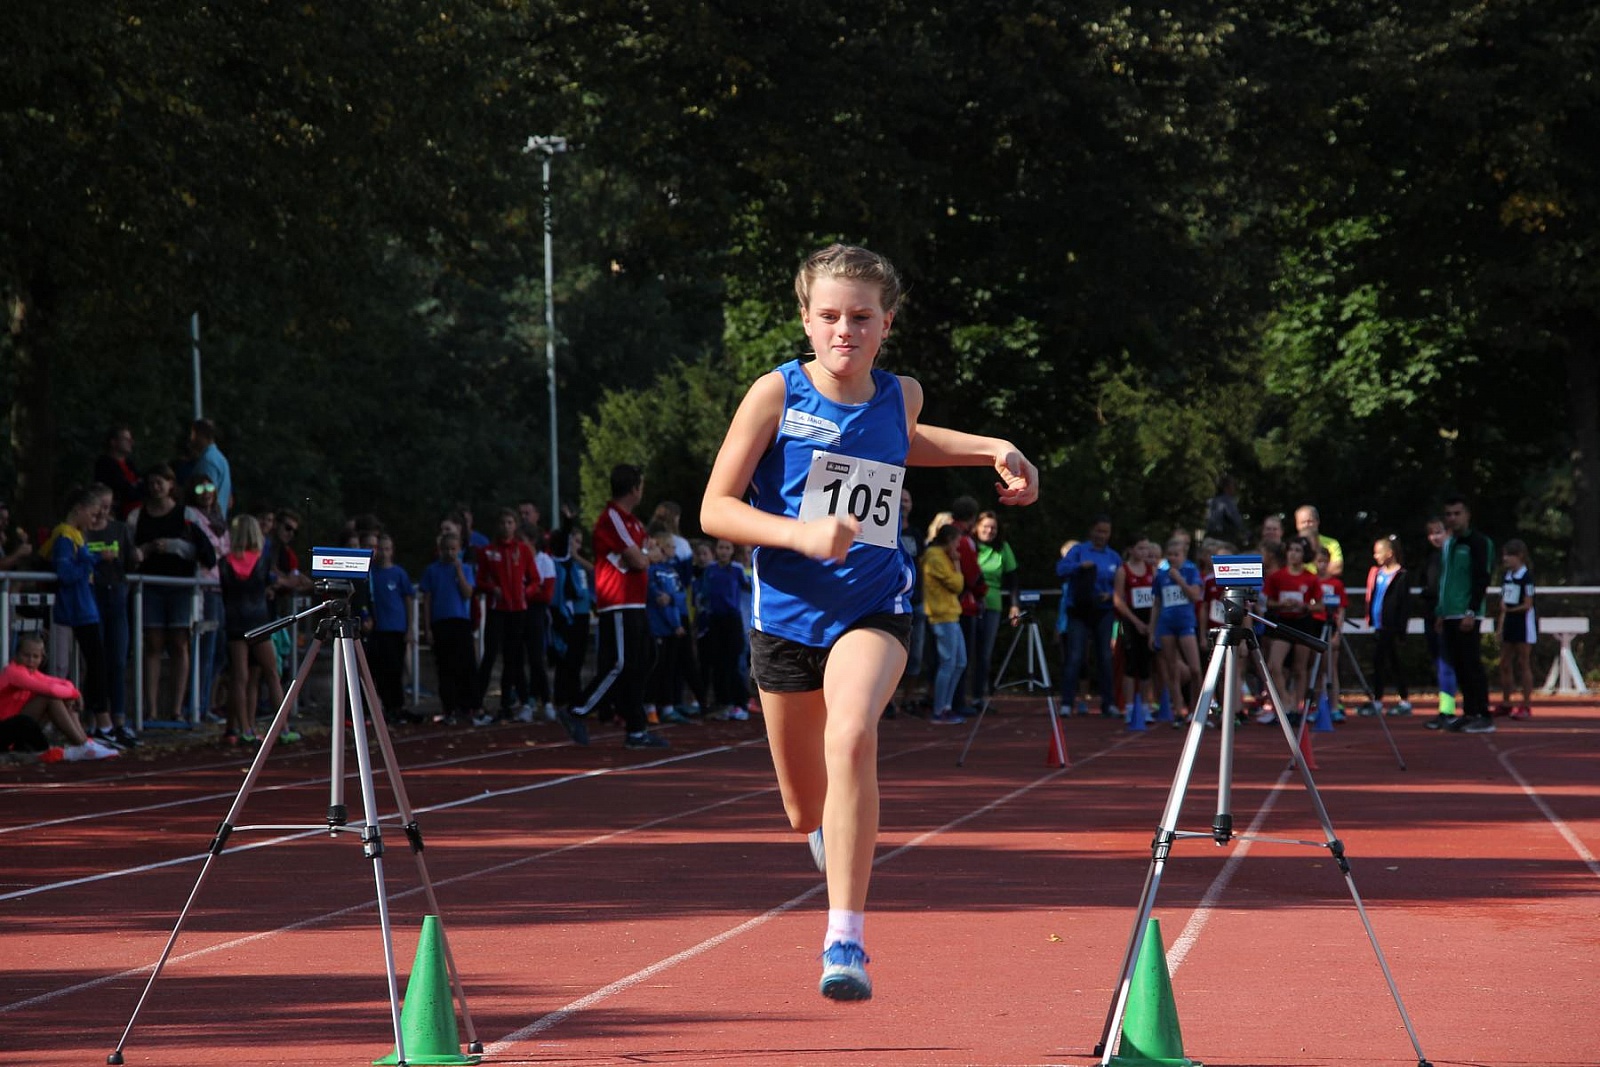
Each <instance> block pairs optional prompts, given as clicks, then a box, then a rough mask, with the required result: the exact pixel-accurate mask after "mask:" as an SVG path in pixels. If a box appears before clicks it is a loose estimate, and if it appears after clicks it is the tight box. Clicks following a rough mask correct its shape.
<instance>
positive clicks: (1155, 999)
mask: <svg viewBox="0 0 1600 1067" xmlns="http://www.w3.org/2000/svg"><path fill="white" fill-rule="evenodd" d="M1111 1063H1112V1065H1113V1067H1203V1065H1202V1064H1201V1063H1199V1062H1198V1061H1196V1060H1191V1059H1189V1058H1188V1057H1187V1056H1185V1055H1184V1054H1183V1033H1182V1031H1181V1030H1180V1029H1179V1027H1178V1007H1177V1005H1176V1004H1174V1003H1173V1002H1172V977H1171V976H1170V975H1169V974H1168V973H1167V950H1166V948H1165V947H1164V946H1163V945H1162V943H1161V922H1160V920H1159V919H1151V920H1150V924H1149V925H1148V926H1146V927H1145V931H1144V943H1143V944H1141V945H1140V946H1139V962H1138V963H1137V964H1135V965H1134V968H1133V981H1132V982H1131V983H1129V985H1128V1008H1127V1011H1126V1012H1124V1013H1123V1016H1122V1041H1121V1043H1120V1044H1118V1046H1117V1054H1116V1055H1115V1056H1112V1057H1111Z"/></svg>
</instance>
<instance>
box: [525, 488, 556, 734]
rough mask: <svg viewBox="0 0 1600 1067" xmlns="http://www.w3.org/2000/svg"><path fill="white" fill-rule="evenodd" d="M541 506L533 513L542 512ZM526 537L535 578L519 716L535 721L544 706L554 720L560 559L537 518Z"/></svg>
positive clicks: (531, 584)
mask: <svg viewBox="0 0 1600 1067" xmlns="http://www.w3.org/2000/svg"><path fill="white" fill-rule="evenodd" d="M538 513H539V512H538V508H534V511H533V514H534V515H538ZM521 533H522V539H523V540H524V541H526V542H528V547H529V548H531V549H533V571H534V576H533V580H532V581H531V582H529V583H528V610H527V612H526V613H525V615H524V617H523V651H524V653H525V658H526V660H527V675H528V692H527V701H528V702H527V706H525V707H524V708H523V709H522V711H521V712H520V713H519V714H518V716H517V721H518V722H532V721H533V720H534V714H535V712H537V711H538V710H539V709H540V708H544V709H546V714H545V717H546V718H547V719H550V720H552V721H553V720H554V719H555V717H556V713H555V708H554V707H552V706H551V703H550V665H549V660H550V604H551V601H553V600H554V599H555V594H556V562H555V560H553V559H551V558H550V553H548V552H546V551H545V536H544V531H543V530H541V529H540V528H539V524H538V522H537V521H535V522H534V523H533V524H532V525H528V524H524V525H523V526H522V528H521Z"/></svg>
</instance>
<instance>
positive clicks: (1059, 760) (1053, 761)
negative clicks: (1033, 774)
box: [1044, 719, 1068, 767]
mask: <svg viewBox="0 0 1600 1067" xmlns="http://www.w3.org/2000/svg"><path fill="white" fill-rule="evenodd" d="M1067 762H1068V761H1067V739H1066V737H1065V736H1063V734H1062V730H1061V720H1060V719H1051V720H1050V750H1049V751H1048V752H1046V753H1045V757H1044V765H1045V766H1046V767H1065V766H1066V765H1067Z"/></svg>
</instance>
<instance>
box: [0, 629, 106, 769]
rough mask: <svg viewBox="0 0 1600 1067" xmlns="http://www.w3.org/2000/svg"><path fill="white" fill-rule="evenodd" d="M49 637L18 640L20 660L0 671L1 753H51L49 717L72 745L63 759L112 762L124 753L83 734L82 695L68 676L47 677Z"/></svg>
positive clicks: (28, 635)
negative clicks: (45, 725) (80, 717)
mask: <svg viewBox="0 0 1600 1067" xmlns="http://www.w3.org/2000/svg"><path fill="white" fill-rule="evenodd" d="M43 665H44V637H43V635H41V634H39V633H36V632H29V633H24V634H23V635H21V636H20V637H18V638H17V658H16V659H14V660H12V661H11V662H10V663H8V664H7V665H6V667H5V669H4V670H0V752H7V751H11V750H13V749H15V750H18V751H23V752H45V753H46V754H47V756H48V754H49V752H50V751H51V749H50V746H49V740H48V739H47V738H46V737H45V734H44V731H43V729H41V728H40V725H39V723H40V720H42V719H45V718H48V719H49V720H50V722H51V723H52V724H53V725H54V726H55V728H56V729H57V730H60V731H61V733H62V735H63V736H64V737H66V739H67V740H68V741H69V742H70V744H68V745H67V747H66V748H64V749H63V750H61V753H60V757H59V758H61V759H66V760H92V759H111V758H112V757H114V756H119V755H121V753H120V752H119V751H118V750H117V749H115V748H112V747H111V746H110V745H107V744H105V743H103V742H100V741H97V740H95V739H94V738H91V737H90V736H89V735H87V734H85V733H84V732H83V726H82V724H80V723H79V722H78V713H79V711H80V709H81V707H82V702H83V695H82V694H81V693H79V692H78V687H77V686H75V685H73V684H72V683H71V682H69V681H67V680H66V679H65V678H56V677H53V676H52V675H48V674H45V673H44V672H43V671H42V670H40V669H39V668H40V667H42V666H43Z"/></svg>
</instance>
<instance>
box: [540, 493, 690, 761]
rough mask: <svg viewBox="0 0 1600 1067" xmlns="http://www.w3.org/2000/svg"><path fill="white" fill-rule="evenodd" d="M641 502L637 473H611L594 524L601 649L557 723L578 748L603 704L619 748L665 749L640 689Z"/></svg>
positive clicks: (645, 568) (644, 570)
mask: <svg viewBox="0 0 1600 1067" xmlns="http://www.w3.org/2000/svg"><path fill="white" fill-rule="evenodd" d="M643 498H644V472H643V471H641V470H640V469H639V468H638V467H635V466H633V465H632V464H628V463H619V464H617V466H615V467H613V468H611V500H610V502H609V503H607V504H606V506H605V510H604V511H602V512H601V513H600V517H599V518H598V519H596V520H595V524H594V594H595V612H596V613H597V614H598V615H599V616H600V625H599V629H600V649H599V654H598V660H597V662H596V665H595V676H594V680H593V681H591V682H590V683H589V687H588V688H587V689H585V690H584V691H583V698H582V699H581V700H580V701H579V702H578V705H577V706H576V707H574V708H573V709H572V712H571V714H568V715H563V716H562V718H561V723H562V725H563V726H565V727H566V728H567V732H568V733H570V734H571V735H572V739H573V740H574V741H576V742H577V743H578V744H580V745H586V744H588V743H589V728H588V726H587V725H586V724H585V722H584V718H585V717H586V716H588V715H589V713H590V712H592V711H594V709H595V708H597V707H600V706H602V705H605V706H608V707H610V708H611V709H612V710H613V711H614V712H616V714H618V715H620V716H621V717H622V721H623V722H624V723H625V724H626V725H627V729H628V736H627V737H626V738H625V739H624V740H623V746H624V747H626V748H668V747H670V746H669V745H668V743H667V740H666V738H664V737H660V736H658V735H656V734H653V733H651V732H650V731H649V729H647V728H646V723H645V717H644V682H645V678H646V677H647V676H648V675H649V673H650V659H649V657H650V649H651V641H650V620H649V617H648V616H647V614H646V612H645V594H646V593H647V592H648V591H649V585H650V561H649V560H648V559H646V558H645V554H644V544H645V538H646V536H647V535H646V533H645V528H644V523H642V522H640V521H639V520H638V518H637V517H635V516H634V514H633V509H634V508H636V507H638V506H639V501H640V500H642V499H643Z"/></svg>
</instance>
